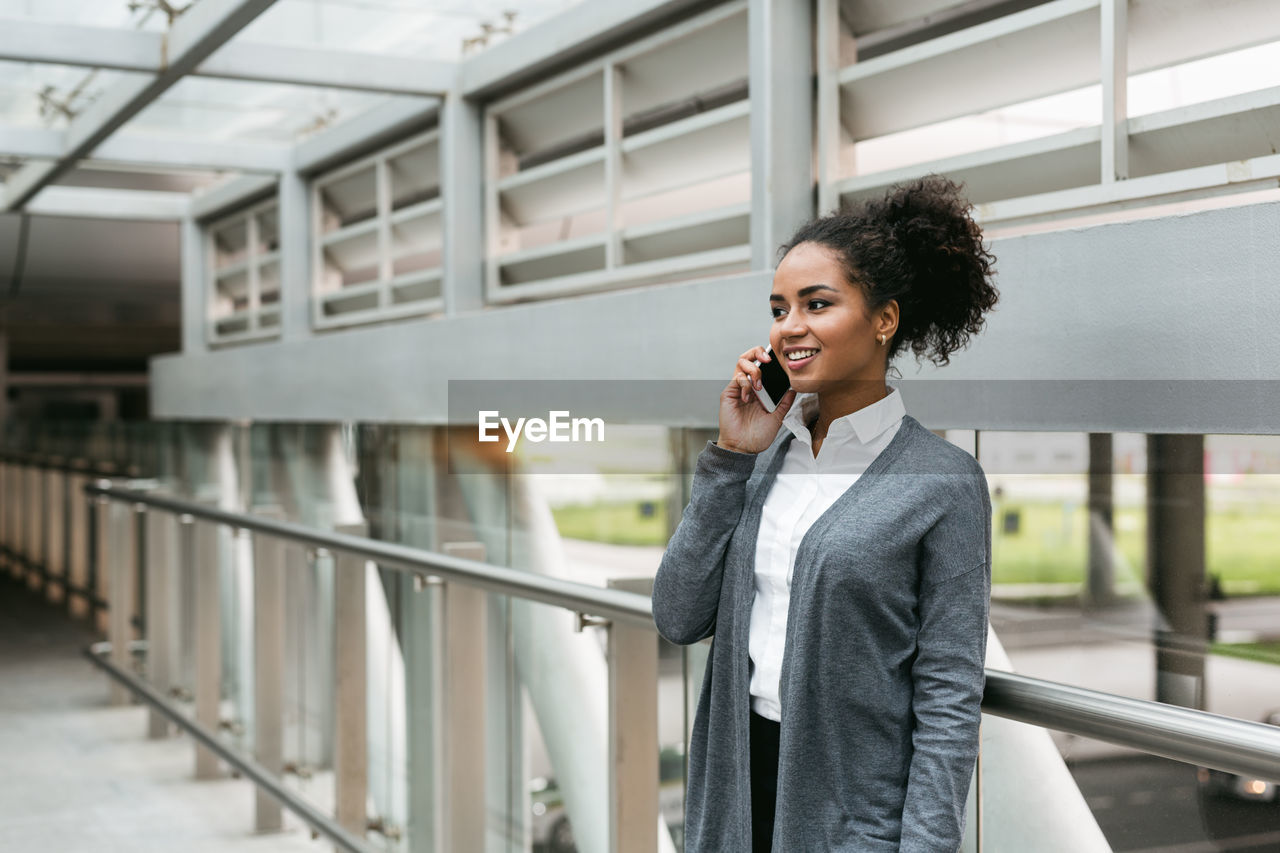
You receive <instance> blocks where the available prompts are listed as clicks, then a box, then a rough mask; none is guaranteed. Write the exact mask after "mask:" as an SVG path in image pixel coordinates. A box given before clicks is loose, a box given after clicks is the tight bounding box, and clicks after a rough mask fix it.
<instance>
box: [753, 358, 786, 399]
mask: <svg viewBox="0 0 1280 853" xmlns="http://www.w3.org/2000/svg"><path fill="white" fill-rule="evenodd" d="M764 351H765V352H767V353H769V355H770V356H771V358H770V359H769V360H768V361H754V362H753V363H754V364H755V365H756V366H757V367H759V368H760V384H761V385H763V386H764V387H763V388H757V389H755V392H756V396H757V397H759V398H760V402H761V403H763V404H764V408H765V411H767V412H772V411H773V410H774V409H776V408H778V403H780V402H782V395H783V394H785V393H787V390H788V389H790V388H791V379H790V377H788V376H787V371H786V369H785V368H784V367H783V366H782V363H781V362H780V361H779V360H778V356H777V355H775V354H774V352H773V347H771V346H769V347H765V348H764ZM753 387H754V386H753Z"/></svg>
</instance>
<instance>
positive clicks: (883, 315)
mask: <svg viewBox="0 0 1280 853" xmlns="http://www.w3.org/2000/svg"><path fill="white" fill-rule="evenodd" d="M897 331H898V300H896V299H890V300H889V301H888V302H887V303H885V306H884V307H883V308H881V309H880V315H879V317H878V318H877V329H876V334H877V335H879V334H882V333H883V334H884V335H885V337H889V338H892V337H893V335H894V333H895V332H897Z"/></svg>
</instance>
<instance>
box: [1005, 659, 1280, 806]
mask: <svg viewBox="0 0 1280 853" xmlns="http://www.w3.org/2000/svg"><path fill="white" fill-rule="evenodd" d="M986 672H987V684H986V689H985V690H984V692H983V696H982V710H983V711H984V712H986V713H988V714H994V715H995V716H998V717H1007V718H1009V719H1011V720H1018V721H1019V722H1023V723H1030V724H1032V725H1035V726H1040V727H1042V728H1046V729H1056V730H1057V731H1062V732H1069V733H1071V734H1075V735H1080V736H1082V737H1088V738H1093V739H1094V740H1102V741H1107V742H1108V743H1113V744H1117V745H1119V746H1126V747H1130V748H1132V749H1137V750H1140V751H1142V752H1146V753H1150V754H1152V755H1160V756H1163V757H1165V758H1172V759H1173V760H1175V761H1182V762H1185V763H1187V764H1196V765H1201V766H1204V767H1213V768H1215V769H1218V770H1227V771H1230V772H1232V773H1238V774H1240V775H1242V776H1250V777H1253V778H1258V779H1265V780H1267V781H1269V782H1280V727H1276V726H1271V725H1267V724H1265V723H1254V722H1250V721H1248V720H1239V719H1236V718H1235V717H1224V716H1223V715H1221V714H1211V713H1209V712H1208V711H1200V710H1196V709H1192V708H1182V707H1179V706H1177V705H1166V704H1164V703H1163V702H1151V701H1149V700H1146V699H1131V698H1129V697H1127V696H1117V695H1115V694H1114V693H1102V692H1099V691H1097V690H1087V689H1085V688H1083V687H1073V686H1072V685H1069V684H1060V683H1058V682H1056V681H1044V680H1042V679H1039V678H1030V677H1028V676H1025V675H1017V674H1015V673H1012V672H1002V671H1000V670H993V669H988V670H987V671H986Z"/></svg>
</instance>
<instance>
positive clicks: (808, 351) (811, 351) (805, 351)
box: [787, 349, 818, 361]
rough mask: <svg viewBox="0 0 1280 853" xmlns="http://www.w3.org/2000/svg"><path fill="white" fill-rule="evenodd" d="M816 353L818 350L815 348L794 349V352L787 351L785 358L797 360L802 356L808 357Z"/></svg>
mask: <svg viewBox="0 0 1280 853" xmlns="http://www.w3.org/2000/svg"><path fill="white" fill-rule="evenodd" d="M817 354H818V351H817V350H816V349H802V350H796V351H795V352H789V353H787V358H788V359H789V360H790V361H799V360H800V359H802V358H808V357H809V356H811V355H817Z"/></svg>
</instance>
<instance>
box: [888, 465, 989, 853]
mask: <svg viewBox="0 0 1280 853" xmlns="http://www.w3.org/2000/svg"><path fill="white" fill-rule="evenodd" d="M960 480H961V487H960V489H959V492H960V495H959V497H958V499H957V500H956V501H955V502H954V503H953V504H952V505H951V506H950V507H949V508H948V510H947V511H946V512H945V513H944V515H943V516H942V517H941V518H940V519H939V521H938V522H937V523H936V524H935V525H934V526H933V527H932V528H931V529H930V530H929V532H928V533H926V534H925V537H924V540H923V542H922V547H921V581H920V590H919V598H918V608H919V609H918V614H919V624H918V633H917V641H916V657H915V660H914V662H913V664H912V669H911V677H912V681H913V683H914V693H913V698H912V705H911V707H912V715H913V717H914V722H915V730H914V732H913V734H912V746H913V751H912V758H911V767H910V771H909V774H908V777H907V792H906V799H905V802H904V805H903V812H902V837H901V842H900V846H899V850H900V851H901V853H944V851H946V852H947V853H950V851H956V850H959V849H960V844H961V841H962V840H963V836H964V824H965V800H966V797H967V796H968V792H969V785H970V782H971V780H972V777H973V768H974V765H975V762H976V760H977V757H978V745H979V739H978V731H979V730H978V724H979V722H980V720H981V716H982V709H981V704H982V692H983V688H984V685H985V674H984V664H985V661H986V648H987V619H988V611H989V607H990V595H991V498H990V496H989V494H988V493H987V485H986V477H985V475H983V474H982V472H981V469H979V470H978V472H977V474H976V475H975V476H974V477H972V478H970V477H968V476H964V477H962V478H960Z"/></svg>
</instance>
